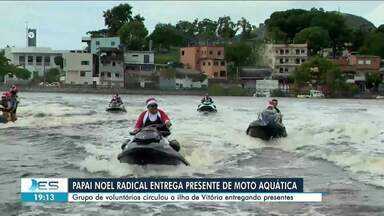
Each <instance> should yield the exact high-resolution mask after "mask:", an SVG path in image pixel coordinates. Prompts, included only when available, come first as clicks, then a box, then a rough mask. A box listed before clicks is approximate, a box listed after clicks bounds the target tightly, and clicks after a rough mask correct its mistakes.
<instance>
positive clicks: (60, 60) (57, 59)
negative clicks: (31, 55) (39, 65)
mask: <svg viewBox="0 0 384 216" xmlns="http://www.w3.org/2000/svg"><path fill="white" fill-rule="evenodd" d="M53 61H54V62H55V65H57V66H59V67H60V68H61V69H63V66H64V65H63V57H62V56H55V58H54V59H53Z"/></svg>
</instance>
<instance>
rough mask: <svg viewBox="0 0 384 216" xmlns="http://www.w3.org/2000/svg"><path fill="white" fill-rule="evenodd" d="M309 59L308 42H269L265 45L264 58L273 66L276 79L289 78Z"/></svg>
mask: <svg viewBox="0 0 384 216" xmlns="http://www.w3.org/2000/svg"><path fill="white" fill-rule="evenodd" d="M307 59H308V46H307V44H267V45H266V47H265V52H264V60H265V63H266V64H267V65H268V66H269V67H270V68H272V77H273V78H274V79H279V80H285V79H287V77H288V76H289V75H290V74H291V73H293V72H294V71H295V69H296V68H297V67H298V66H300V65H301V64H302V63H304V62H305V61H306V60H307Z"/></svg>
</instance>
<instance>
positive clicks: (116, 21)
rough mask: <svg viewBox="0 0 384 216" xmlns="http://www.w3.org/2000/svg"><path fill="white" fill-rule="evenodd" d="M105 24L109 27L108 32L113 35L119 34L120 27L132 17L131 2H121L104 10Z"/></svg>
mask: <svg viewBox="0 0 384 216" xmlns="http://www.w3.org/2000/svg"><path fill="white" fill-rule="evenodd" d="M103 17H104V21H105V25H106V26H107V27H108V33H109V34H110V35H112V36H114V35H117V32H118V31H119V29H120V28H121V27H122V26H123V25H124V24H125V23H127V22H129V21H131V20H132V19H133V18H132V7H131V6H130V5H129V4H119V5H118V6H115V7H113V8H112V9H108V10H106V11H104V14H103Z"/></svg>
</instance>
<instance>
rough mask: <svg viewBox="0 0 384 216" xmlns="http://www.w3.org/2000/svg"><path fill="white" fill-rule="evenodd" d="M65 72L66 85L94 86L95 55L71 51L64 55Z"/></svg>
mask: <svg viewBox="0 0 384 216" xmlns="http://www.w3.org/2000/svg"><path fill="white" fill-rule="evenodd" d="M63 72H64V74H65V84H71V85H92V84H93V82H94V81H96V82H97V79H94V77H93V55H92V54H91V53H87V52H85V51H71V52H69V53H64V54H63Z"/></svg>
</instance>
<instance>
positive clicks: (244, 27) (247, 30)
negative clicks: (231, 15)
mask: <svg viewBox="0 0 384 216" xmlns="http://www.w3.org/2000/svg"><path fill="white" fill-rule="evenodd" d="M237 26H238V27H239V28H240V29H241V33H240V38H241V39H242V40H246V39H249V38H250V37H251V32H252V29H253V27H252V25H251V24H250V23H249V22H248V20H247V19H245V18H244V17H241V19H240V20H239V21H237Z"/></svg>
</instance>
